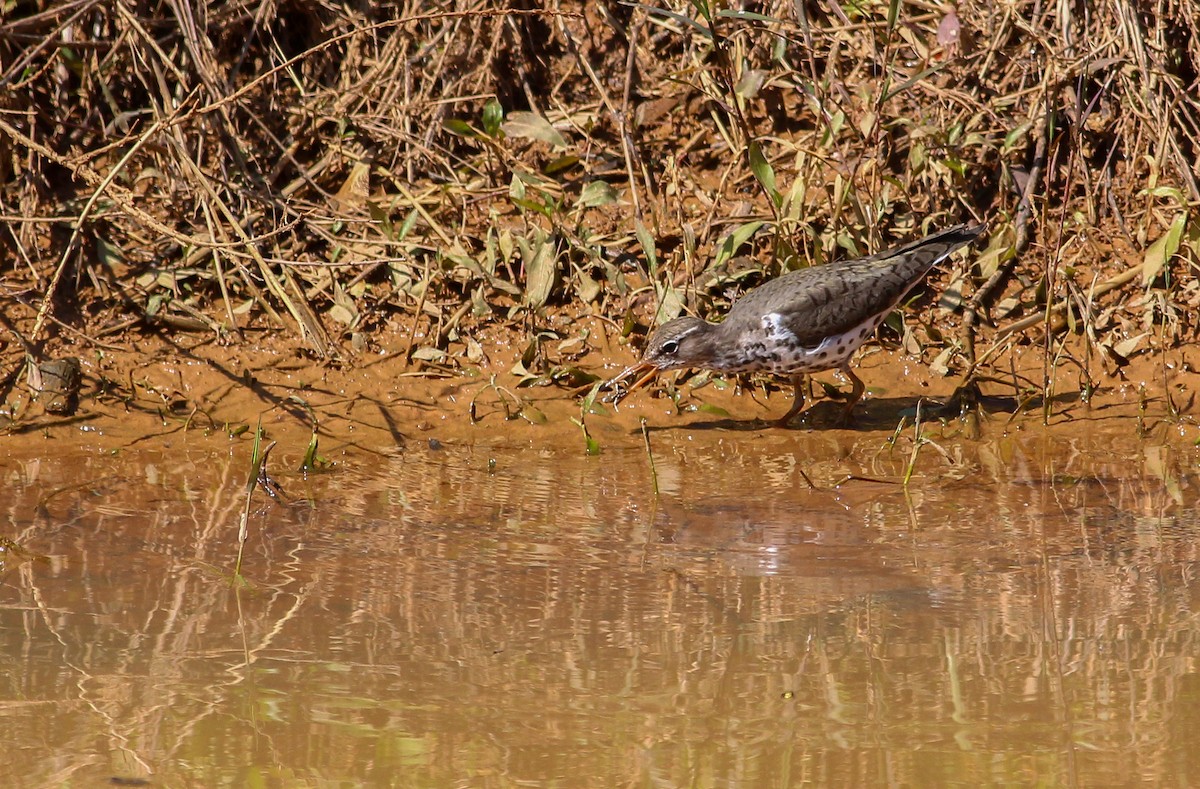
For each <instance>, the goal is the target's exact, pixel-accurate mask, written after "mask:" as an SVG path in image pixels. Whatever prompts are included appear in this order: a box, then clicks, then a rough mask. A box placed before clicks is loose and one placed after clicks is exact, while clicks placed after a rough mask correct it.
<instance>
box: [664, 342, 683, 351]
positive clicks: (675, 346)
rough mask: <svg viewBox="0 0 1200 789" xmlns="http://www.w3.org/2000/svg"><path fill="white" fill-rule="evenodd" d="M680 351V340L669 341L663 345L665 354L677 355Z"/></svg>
mask: <svg viewBox="0 0 1200 789" xmlns="http://www.w3.org/2000/svg"><path fill="white" fill-rule="evenodd" d="M678 350H679V340H667V341H666V342H664V343H663V344H662V352H663V353H675V352H676V351H678Z"/></svg>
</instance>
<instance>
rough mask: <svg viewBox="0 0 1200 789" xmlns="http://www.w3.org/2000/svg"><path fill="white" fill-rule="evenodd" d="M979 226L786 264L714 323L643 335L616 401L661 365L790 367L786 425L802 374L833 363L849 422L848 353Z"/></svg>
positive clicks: (785, 370)
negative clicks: (832, 259) (859, 254)
mask: <svg viewBox="0 0 1200 789" xmlns="http://www.w3.org/2000/svg"><path fill="white" fill-rule="evenodd" d="M984 227H985V225H976V226H975V227H967V226H966V225H956V226H955V227H952V228H949V229H947V230H943V231H941V232H940V233H934V234H933V235H930V236H926V237H925V238H922V239H921V240H919V241H913V242H912V243H910V244H905V245H904V246H901V247H897V248H895V249H890V250H888V251H886V252H880V253H878V254H875V255H871V256H869V257H865V258H859V259H858V260H851V261H847V262H843V263H830V264H826V265H821V266H811V267H809V268H804V269H800V270H798V271H792V272H789V273H787V274H784V275H783V276H781V277H778V278H776V279H773V280H771V281H770V282H766V283H763V284H762V285H760V286H758V287H757V288H755V289H754V290H751V291H750V292H749V293H747V294H746V295H744V296H742V298H740V299H738V300H737V301H736V302H735V303H734V305H733V307H732V308H731V309H730V310H729V315H728V316H727V317H726V318H725V320H724V321H722V322H721V323H709V322H708V321H705V320H702V319H700V318H693V317H682V318H676V319H675V320H673V321H669V322H667V323H665V324H663V325H662V326H660V327H659V328H658V330H656V331H655V332H654V333H653V334H652V335H650V341H649V343H647V345H646V351H645V353H643V354H642V360H641V361H640V362H638V363H637V364H635V365H633V366H631V367H628V368H626V369H625V370H624V371H623V372H622V373H621V374H620V375H618V376H617V377H616V378H614V379H612V381H610V382H609V385H610V386H615V385H617V384H619V383H620V382H622V381H624V380H625V379H627V378H629V377H631V376H636V375H641V377H640V378H637V379H636V380H635V381H634V383H633V384H632V385H631V386H630V387H629V389H628V390H626V391H625V392H620V391H619V390H618V395H617V398H616V399H618V400H619V399H620V398H621V397H624V396H625V395H626V394H628V393H629V392H632V391H633V390H634V389H637V388H638V387H640V386H642V385H643V384H645V383H646V382H647V381H649V380H650V379H652V378H653V377H654V376H655V375H657V374H658V373H659V372H660V371H662V370H673V369H677V368H683V367H699V368H704V369H707V370H715V371H717V372H722V373H749V372H769V373H776V374H780V375H788V376H790V377H791V380H792V385H793V386H794V388H795V391H796V395H795V399H794V401H793V402H792V407H791V409H790V410H788V412H787V413H786V414H784V416H783V418H782V419H780V420H779V421H778V423H777V424H779V425H780V426H785V425H786V424H787V423H788V422H789V421H790V420H791V418H792V417H794V416H795V415H796V414H798V413H799V412H800V409H801V408H802V407H803V406H804V392H803V390H802V388H801V386H802V384H803V383H804V376H805V375H807V374H808V373H816V372H821V371H822V370H831V369H833V368H835V367H837V368H840V369H841V371H842V372H843V373H844V374H845V375H846V377H847V378H849V379H850V383H851V384H852V385H853V389H852V390H851V392H850V399H849V401H848V402H847V403H846V407H845V409H844V411H843V412H842V419H843V420H846V419H848V418H849V416H850V411H851V410H852V409H853V408H854V405H855V404H856V403H857V402H858V401H859V400H860V399H861V398H862V396H863V392H864V391H865V390H866V387H865V386H864V385H863V382H862V381H861V380H859V378H858V376H857V375H855V374H854V371H852V370H851V369H850V357H852V356H853V355H854V352H855V351H857V350H858V348H859V346H861V345H862V344H863V343H864V342H865V341H866V340H867V338H869V337H871V336H872V335H873V334H874V332H875V329H876V328H877V327H878V326H879V324H880V323H882V322H883V319H884V318H886V317H887V316H888V314H889V313H891V311H892V310H893V309H895V308H896V305H897V304H899V303H900V301H901V300H903V299H904V297H905V296H906V295H907V294H908V292H909V291H910V290H912V289H913V287H915V286H916V284H917V283H918V282H920V281H921V280H922V279H924V278H925V275H926V274H928V273H929V270H930V269H931V268H933V266H935V265H936V264H937V263H939V262H941V261H943V260H945V259H946V258H947V257H949V256H950V254H951V253H952V252H954V250H956V249H958V248H959V247H961V246H964V245H965V244H968V243H970V242H971V241H972V240H973V239H975V238H976V237H977V236H978V235H979V234H980V233H982V232H983V230H984Z"/></svg>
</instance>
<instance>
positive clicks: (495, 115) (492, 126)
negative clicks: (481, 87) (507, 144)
mask: <svg viewBox="0 0 1200 789" xmlns="http://www.w3.org/2000/svg"><path fill="white" fill-rule="evenodd" d="M503 121H504V108H503V107H501V106H500V102H498V101H496V100H495V99H490V100H489V101H488V103H487V104H484V105H483V133H484V134H486V135H487V136H489V137H495V136H496V135H497V134H499V133H500V124H501V122H503Z"/></svg>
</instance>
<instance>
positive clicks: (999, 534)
mask: <svg viewBox="0 0 1200 789" xmlns="http://www.w3.org/2000/svg"><path fill="white" fill-rule="evenodd" d="M771 440H772V441H774V440H775V439H771ZM789 441H790V443H786V444H783V443H780V444H771V443H766V444H762V443H760V444H753V443H752V442H748V441H742V442H740V443H738V442H732V441H731V442H728V443H722V442H721V441H717V442H716V443H715V444H714V443H709V444H708V445H706V446H696V445H693V444H691V443H689V442H686V441H679V442H678V443H677V444H675V445H672V444H670V443H669V442H668V441H667V440H665V439H660V440H659V446H657V447H656V454H655V460H656V463H655V468H656V471H657V480H658V484H659V487H660V490H661V495H660V496H658V497H655V496H654V495H653V480H652V478H651V475H650V471H649V464H648V462H647V459H646V456H645V453H644V452H641V451H635V450H613V451H610V452H607V453H605V454H604V455H602V456H600V457H599V458H586V457H583V456H582V455H581V454H578V453H576V452H572V451H567V450H563V451H559V452H549V451H548V452H543V453H529V452H518V451H499V450H484V449H469V448H466V449H463V448H454V447H449V448H446V449H443V450H442V451H426V450H422V451H418V452H407V453H403V454H398V455H396V456H394V457H390V458H387V459H386V461H385V462H383V463H376V462H372V463H363V464H361V465H358V466H356V465H354V464H350V465H348V466H345V467H343V468H341V469H339V470H337V471H336V472H334V473H332V474H329V475H324V476H321V477H317V478H314V479H312V480H307V481H306V480H304V479H302V478H300V477H298V476H294V475H290V476H289V475H283V476H281V481H282V482H283V483H284V487H285V490H286V492H287V494H288V500H287V501H286V502H277V503H270V502H268V503H265V504H264V503H262V500H261V499H258V500H256V503H255V508H254V512H253V513H252V517H251V521H250V527H251V528H250V535H251V536H250V539H249V541H248V543H247V546H246V555H245V560H244V562H245V564H244V574H245V577H246V580H247V582H248V585H247V586H245V587H243V588H239V587H238V586H237V585H235V584H232V583H231V569H232V567H233V562H234V558H235V556H236V553H237V546H236V532H237V523H238V518H239V514H240V511H241V507H242V483H243V479H244V473H245V468H246V459H245V452H244V451H243V450H242V449H239V450H238V451H236V452H234V453H233V454H232V455H229V456H218V455H212V454H206V455H199V456H189V455H184V454H175V455H166V454H159V455H154V454H150V453H142V454H138V455H128V456H125V457H118V458H112V457H107V456H104V457H100V456H96V457H88V456H80V457H71V458H66V459H61V460H51V459H47V460H41V461H39V460H21V459H9V460H6V461H5V462H4V464H3V466H2V467H0V471H2V473H3V474H4V485H5V489H6V490H7V491H8V494H7V496H6V501H5V503H4V512H5V514H6V516H7V518H6V523H5V527H4V529H3V531H2V532H0V536H5V537H7V538H9V539H11V541H12V542H11V544H5V545H0V548H4V550H3V552H0V562H2V563H3V564H2V569H0V632H2V633H3V639H4V646H5V656H6V661H5V662H6V666H7V670H6V671H5V673H4V677H5V679H4V684H3V686H0V727H2V730H3V731H4V732H5V737H4V740H5V743H6V745H7V746H8V749H7V750H8V753H9V754H12V756H10V758H9V764H10V766H14V767H16V768H18V769H19V772H20V780H19V781H18V782H17V785H29V786H45V785H61V784H94V783H97V782H100V781H106V780H109V779H110V778H111V777H113V776H118V777H122V778H145V779H148V780H150V781H151V782H152V783H153V784H154V785H163V786H166V785H202V786H219V785H245V784H261V785H267V786H308V785H326V784H330V783H337V782H350V783H356V784H364V783H365V784H371V785H375V784H378V785H394V786H413V785H430V786H463V785H471V786H509V785H513V784H517V783H529V784H533V785H546V784H552V783H558V784H562V785H571V786H613V785H616V784H638V785H658V786H672V787H673V786H681V785H689V786H713V785H723V786H789V785H795V784H799V783H801V782H811V783H814V784H818V785H855V786H861V785H885V784H887V785H916V786H929V785H946V786H949V785H963V786H977V785H981V784H988V783H998V784H1032V783H1046V784H1066V785H1087V786H1091V785H1122V784H1131V783H1135V782H1143V781H1148V782H1152V783H1156V784H1161V785H1188V784H1190V783H1194V782H1195V779H1194V778H1193V775H1194V774H1195V773H1196V772H1197V769H1200V760H1198V759H1197V757H1196V756H1195V755H1194V752H1195V749H1194V748H1192V747H1191V745H1190V737H1189V736H1188V735H1189V734H1190V731H1191V730H1192V729H1193V728H1194V727H1195V726H1196V725H1198V724H1200V704H1197V703H1196V702H1197V700H1198V694H1200V683H1198V681H1197V676H1198V675H1197V672H1196V665H1195V662H1196V655H1198V654H1200V649H1198V647H1200V644H1197V637H1198V635H1200V620H1198V618H1197V616H1196V610H1197V602H1198V601H1197V588H1198V587H1197V585H1196V583H1195V580H1194V576H1195V574H1196V571H1197V566H1196V548H1195V545H1196V544H1197V541H1196V539H1195V535H1196V531H1197V527H1198V525H1200V524H1198V516H1197V510H1196V508H1195V506H1194V498H1195V497H1194V491H1193V489H1194V484H1193V483H1192V480H1191V478H1190V476H1188V474H1187V473H1186V472H1187V470H1188V469H1190V468H1194V466H1195V458H1194V457H1192V456H1183V455H1179V454H1178V453H1177V452H1175V451H1173V450H1169V449H1166V448H1163V447H1151V448H1141V447H1138V448H1132V449H1131V450H1130V451H1129V452H1127V453H1123V454H1122V453H1117V454H1114V453H1113V452H1112V448H1111V446H1104V445H1102V443H1103V442H1097V446H1095V447H1087V446H1076V447H1074V448H1072V450H1071V451H1070V452H1067V453H1060V452H1050V451H1048V450H1047V449H1046V448H1045V447H1031V446H1030V445H1028V444H1022V443H1020V442H1017V441H1015V440H1014V441H1005V442H996V443H991V444H983V445H970V444H967V445H962V446H957V447H949V448H943V449H944V450H945V452H944V454H936V453H933V454H930V455H928V456H927V457H926V458H925V460H924V461H923V463H924V465H923V466H922V467H921V469H922V470H921V471H920V473H919V474H918V478H917V479H916V481H915V482H914V484H913V485H912V486H910V489H909V490H908V491H905V490H904V489H903V488H902V487H900V486H898V485H895V484H891V483H890V482H887V481H867V480H852V481H849V482H846V483H845V484H842V485H840V486H838V487H836V488H832V487H830V486H829V485H830V483H831V482H834V481H836V480H838V479H840V478H843V477H844V476H845V475H846V474H857V475H860V476H863V477H866V476H875V477H879V478H887V479H893V478H898V477H899V476H901V475H902V474H903V472H904V470H905V467H906V465H907V463H908V462H909V457H908V456H907V455H905V454H903V453H897V454H896V455H895V456H892V455H889V454H888V453H881V452H880V449H879V446H878V442H876V444H875V445H872V446H869V447H836V446H834V447H833V449H834V450H836V451H831V448H830V445H831V444H835V443H836V441H835V439H832V438H830V437H828V436H819V435H817V436H813V437H809V438H804V437H801V438H799V439H794V438H793V439H789ZM805 441H807V442H808V443H807V444H802V445H801V446H799V447H797V446H796V442H805ZM801 470H803V471H805V472H806V473H807V474H808V475H809V476H810V477H812V478H814V479H816V480H817V481H818V482H820V483H821V484H822V486H823V487H822V489H819V490H811V489H809V487H808V486H807V484H806V483H805V482H804V480H803V478H802V476H801V474H800V473H799V472H800V471H801Z"/></svg>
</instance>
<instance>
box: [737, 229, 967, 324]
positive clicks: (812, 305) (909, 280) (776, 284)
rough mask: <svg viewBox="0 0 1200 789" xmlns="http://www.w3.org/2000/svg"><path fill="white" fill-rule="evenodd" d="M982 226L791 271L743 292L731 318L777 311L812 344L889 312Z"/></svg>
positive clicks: (955, 230) (950, 231) (755, 317)
mask: <svg viewBox="0 0 1200 789" xmlns="http://www.w3.org/2000/svg"><path fill="white" fill-rule="evenodd" d="M983 229H984V226H983V225H979V226H977V227H973V228H968V227H967V226H966V225H957V226H955V227H952V228H949V229H947V230H943V231H941V232H940V233H935V234H933V235H931V236H927V237H925V238H922V239H919V240H917V241H913V242H911V243H909V244H905V245H904V246H901V247H896V248H895V249H890V250H886V251H884V252H879V253H877V254H874V255H870V256H868V257H865V258H859V259H857V260H851V261H846V262H842V263H828V264H825V265H821V266H813V267H810V268H806V269H800V270H799V271H792V272H790V273H788V274H784V275H783V276H782V277H779V278H777V279H773V280H771V281H770V282H767V283H764V284H763V285H761V286H759V287H757V288H755V289H754V290H752V291H750V292H749V293H747V294H746V295H745V296H743V297H742V298H741V299H739V300H738V301H737V303H735V304H734V305H733V308H732V309H731V310H730V313H729V317H730V318H733V317H735V316H737V315H739V314H743V313H747V314H748V315H750V316H752V317H748V318H746V319H745V320H748V321H751V322H753V323H755V324H757V322H758V321H759V320H760V319H761V316H763V315H766V314H768V313H772V312H776V313H779V314H780V315H782V316H783V317H784V326H785V327H786V328H787V329H788V330H789V331H790V332H792V334H794V335H795V336H796V337H797V339H798V340H799V341H800V344H801V345H803V346H805V347H813V346H816V345H818V344H820V342H821V341H822V340H824V339H825V338H826V337H828V336H830V335H833V334H837V333H839V332H844V331H848V330H849V329H851V328H853V327H855V326H857V325H859V324H860V323H862V322H863V321H865V320H867V319H868V318H870V317H871V316H873V315H878V314H879V313H881V312H884V311H885V310H890V309H891V308H892V307H894V306H895V305H896V304H897V303H898V302H899V301H900V299H902V298H903V297H904V294H906V293H907V292H908V291H909V290H911V289H912V287H913V286H914V285H916V283H917V282H919V281H920V280H921V279H922V278H923V277H924V276H925V274H926V273H928V271H929V269H930V268H932V266H933V265H934V263H936V262H937V261H938V260H940V259H942V258H944V257H946V256H947V255H949V254H950V253H951V252H953V251H954V250H956V249H958V248H959V247H961V246H963V245H965V244H967V243H969V242H970V241H972V240H973V239H974V238H975V237H976V236H978V235H979V234H980V233H981V232H983Z"/></svg>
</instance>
